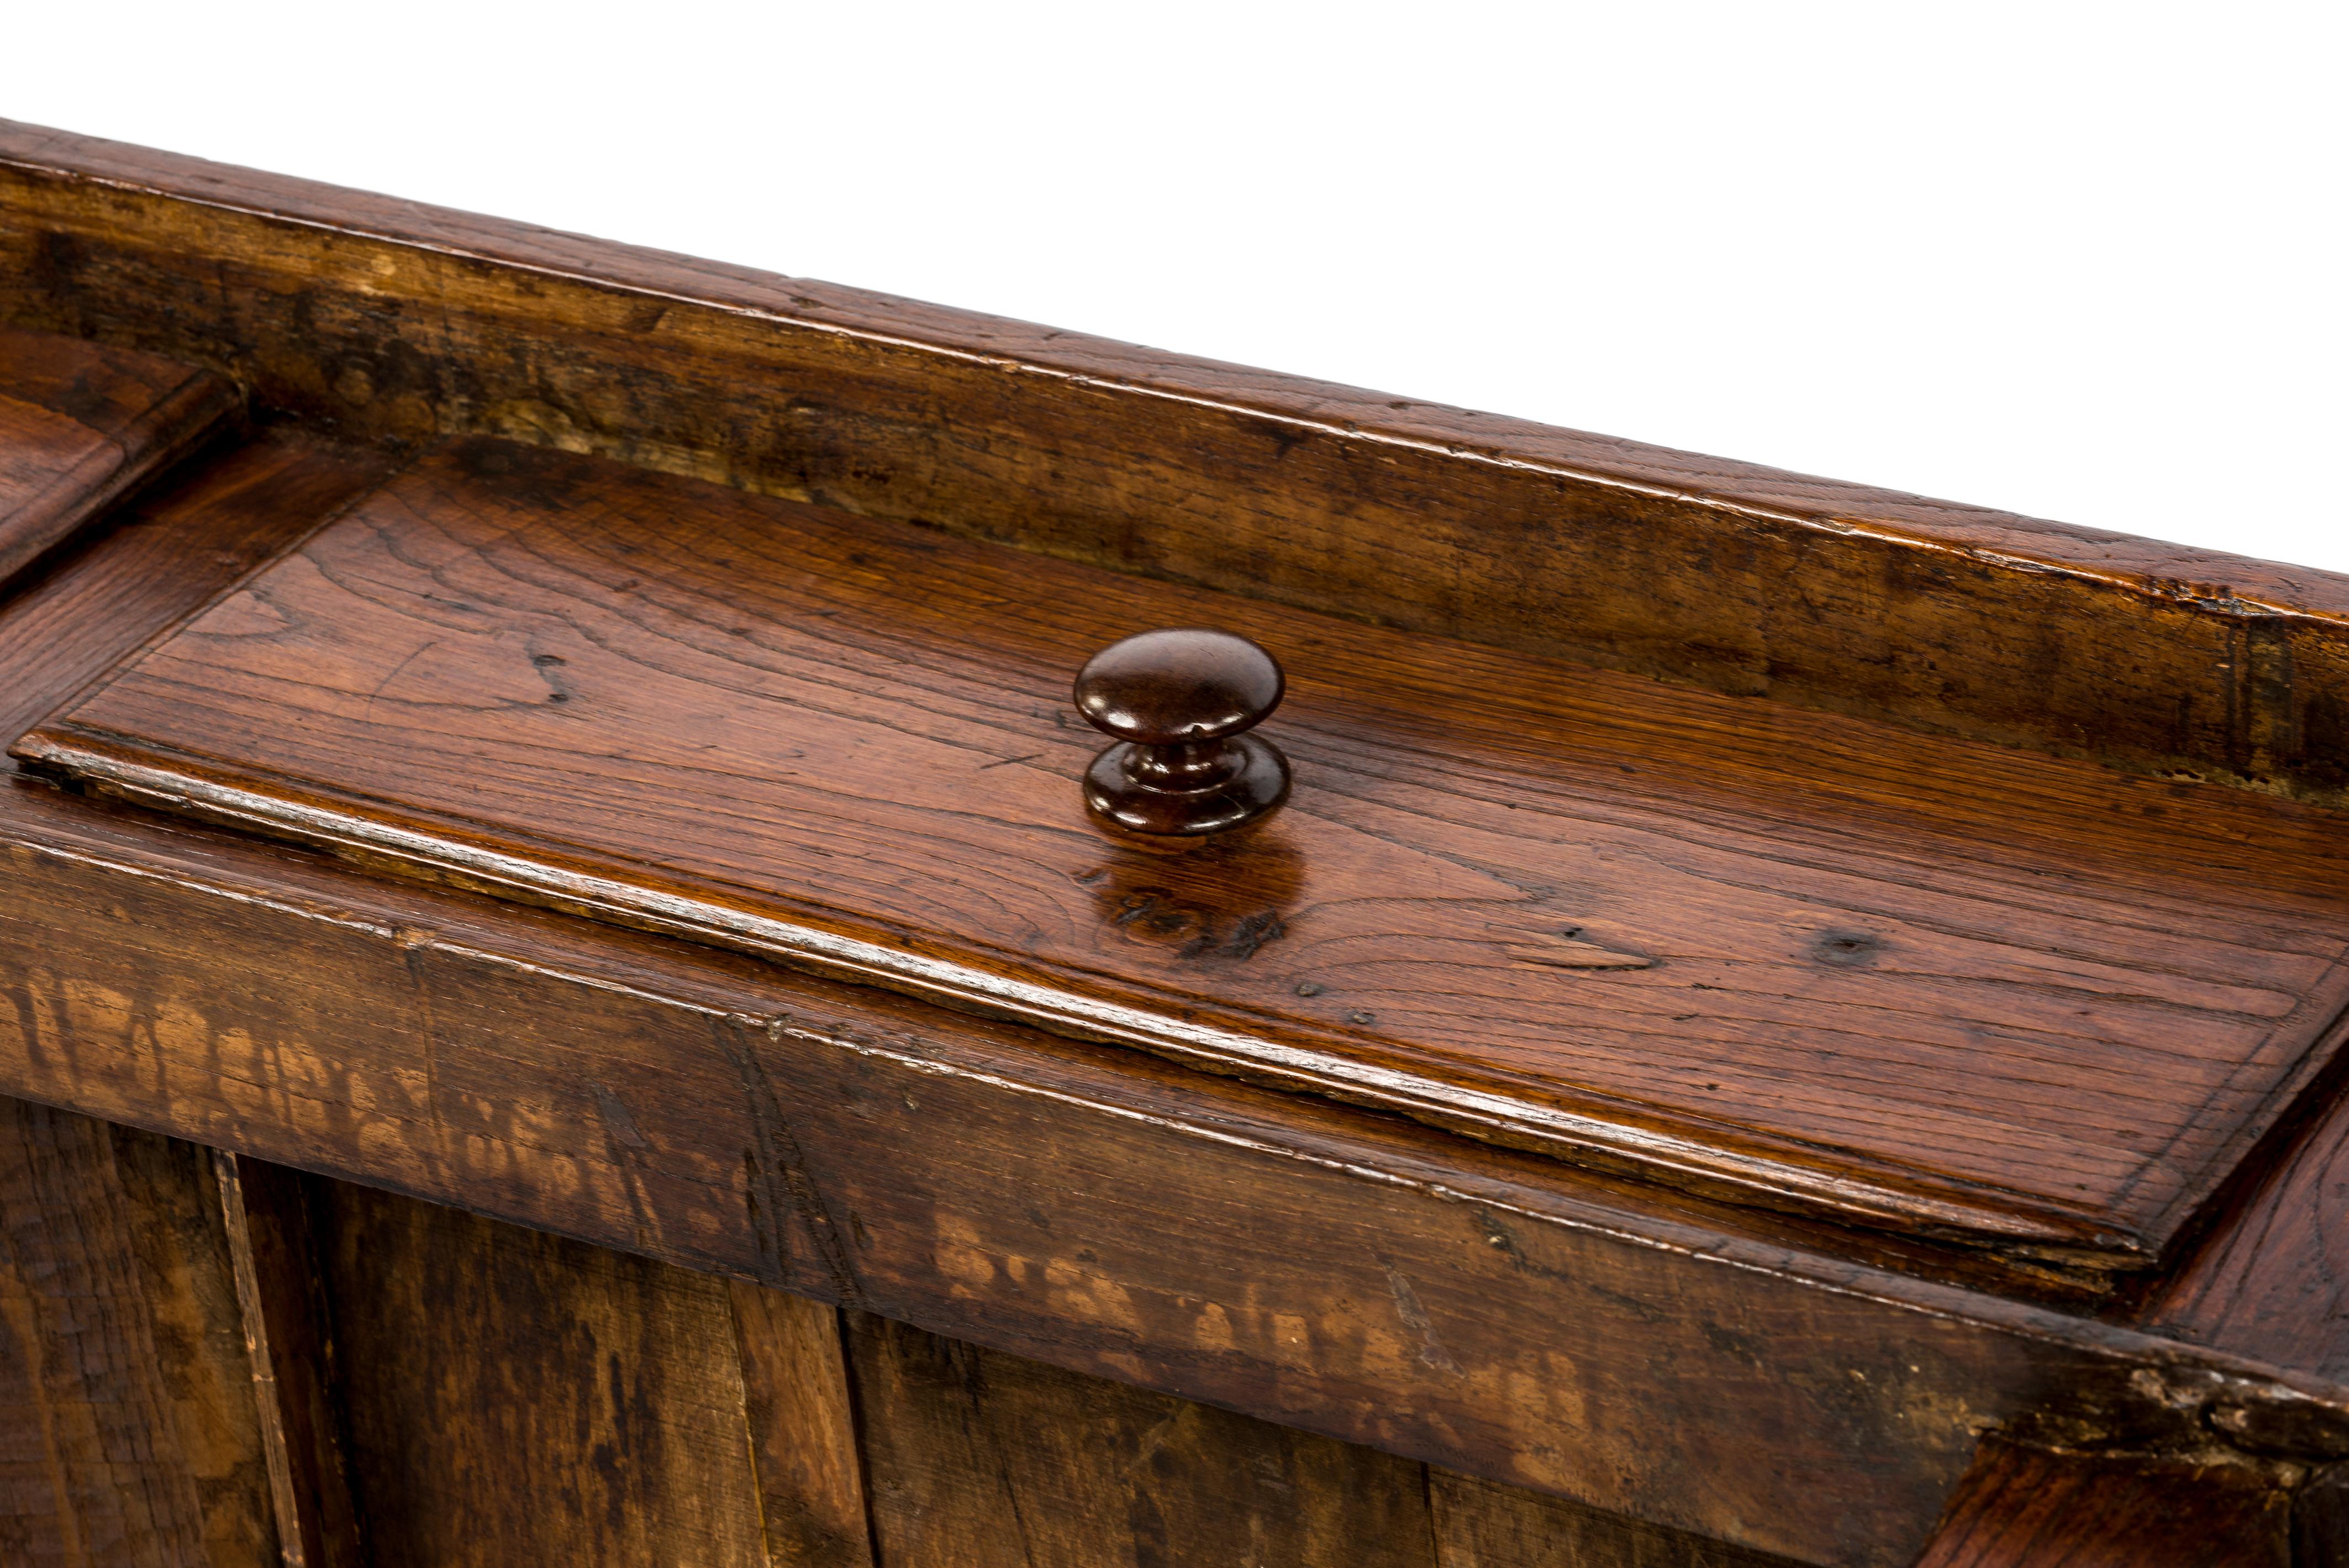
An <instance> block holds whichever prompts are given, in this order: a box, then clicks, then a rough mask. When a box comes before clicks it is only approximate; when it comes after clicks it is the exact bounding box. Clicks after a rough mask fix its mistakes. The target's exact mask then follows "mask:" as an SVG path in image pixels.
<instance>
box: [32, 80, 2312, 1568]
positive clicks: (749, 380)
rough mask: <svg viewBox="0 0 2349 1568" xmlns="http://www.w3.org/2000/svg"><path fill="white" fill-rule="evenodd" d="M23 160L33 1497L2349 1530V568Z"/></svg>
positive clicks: (102, 1510) (1758, 1543)
mask: <svg viewBox="0 0 2349 1568" xmlns="http://www.w3.org/2000/svg"><path fill="white" fill-rule="evenodd" d="M0 247H5V256H0V731H5V739H6V740H7V742H9V759H10V760H9V761H8V762H7V763H5V778H0V877H5V881H4V882H0V980H5V993H6V1002H7V1005H5V1006H0V1094H5V1095H6V1096H14V1097H13V1098H11V1099H7V1100H5V1101H0V1205H5V1252H0V1401H5V1411H0V1561H5V1562H7V1563H19V1562H21V1563H76V1564H80V1563H91V1564H100V1563H103V1564H114V1563H140V1564H148V1563H153V1564H182V1563H205V1564H259V1563H278V1562H283V1563H303V1564H308V1565H312V1568H322V1565H333V1568H341V1565H346V1564H367V1563H372V1564H380V1565H386V1568H390V1565H399V1568H407V1565H425V1568H434V1565H440V1564H459V1563H462V1564H473V1563H481V1564H488V1563H497V1564H510V1563H612V1564H635V1563H664V1564H666V1563H678V1564H697V1565H698V1564H710V1565H727V1568H731V1565H738V1564H739V1565H750V1564H769V1565H780V1564H826V1565H834V1564H868V1565H871V1564H877V1565H879V1568H927V1565H933V1564H969V1565H974V1568H993V1565H996V1564H1010V1563H1020V1564H1033V1565H1059V1564H1069V1565H1092V1564H1132V1565H1134V1568H1144V1565H1148V1568H1177V1565H1181V1568H1188V1565H1199V1568H1206V1565H1210V1564H1213V1565H1218V1568H1222V1565H1231V1568H1238V1565H1241V1564H1260V1565H1266V1568H1277V1565H1285V1564H1315V1565H1319V1564H1332V1565H1336V1564H1344V1565H1347V1568H1389V1565H1394V1568H1401V1565H1405V1564H1408V1565H1412V1568H1537V1565H1557V1568H1564V1565H1568V1564H1607V1565H1612V1568H1624V1565H1632V1564H1636V1565H1639V1568H1690V1565H1695V1564H1737V1565H1753V1564H1764V1563H1788V1562H1791V1563H1818V1564H1887V1565H1892V1564H1906V1563H1934V1564H1940V1565H1943V1568H1949V1565H1955V1564H1975V1565H1992V1564H2013V1565H2017V1568H2040V1565H2054V1564H2059V1563H2061V1564H2072V1565H2079V1564H2108V1563H2109V1564H2123V1563H2127V1564H2152V1565H2163V1564H2178V1565H2184V1564H2252V1563H2258V1564H2277V1565H2282V1564H2288V1563H2297V1564H2302V1565H2303V1568H2305V1565H2309V1564H2320V1563H2349V1469H2343V1468H2341V1466H2342V1464H2343V1463H2344V1461H2349V1320H2344V1309H2343V1305H2342V1299H2341V1298H2342V1290H2343V1286H2342V1283H2341V1280H2342V1279H2343V1278H2344V1277H2349V1276H2344V1271H2349V1224H2344V1220H2343V1219H2342V1216H2343V1214H2344V1203H2349V1103H2344V1095H2343V1084H2342V1079H2343V1075H2344V1072H2349V1059H2344V1052H2343V1050H2342V1045H2343V1041H2344V1032H2349V1022H2344V1020H2349V815H2344V806H2349V578H2344V577H2342V576H2333V575H2331V574H2327V573H2323V572H2317V571H2312V570H2302V569H2300V568H2296V567H2289V566H2271V565H2267V564H2264V563H2261V562H2255V561H2249V560H2241V559H2237V558H2233V557H2229V556H2215V555H2210V554H2207V553H2203V552H2198V551H2192V550H2188V549H2184V548H2181V547H2175V546H2168V545H2157V544H2152V543H2148V542H2146V541H2143V540H2138V539H2133V538H2128V537H2124V536H2120V535H2104V534H2095V533H2090V532H2086V531H2083V530H2079V529H2073V528H2066V527H2062V526H2058V525H2056V524H2047V523H2040V522H2034V521H2032V520H2030V519H2027V518H2022V517H2015V516H2011V515H2008V514H2002V513H1996V512H1990V511H1984V510H1980V509H1975V508H1971V507H1964V506H1958V505H1952V504H1945V503H1940V502H1934V501H1927V500H1922V499H1920V498H1917V497H1914V496H1908V495H1899V494H1890V493H1883V492H1878V491H1871V490H1866V489H1861V488H1858V487H1856V486H1850V485H1843V484H1837V483H1831V482H1827V481H1823V480H1816V479H1807V478H1803V477H1800V476H1796V475H1793V474H1787V473H1781V472H1775V471H1772V470H1766V469H1759V468H1754V467H1749V466H1745V465H1743V464H1738V463H1732V462H1719V461H1715V460H1712V459H1706V458H1700V457H1692V456H1690V455H1688V454H1686V453H1682V452H1668V451H1663V450H1661V449H1656V448H1651V447H1644V446H1640V445H1637V444H1634V443H1631V442H1628V441H1611V440H1607V439H1603V438H1599V437H1595V436H1589V435H1584V434H1579V433H1576V432H1573V431H1560V430H1555V429H1550V428H1547V427H1543V426H1537V425H1532V424H1527V423H1524V422H1520V421H1511V420H1506V419H1500V418H1495V417H1492V416H1489V415H1483V414H1472V413H1465V412H1462V411H1460V410H1452V409H1445V408H1439V407H1432V406H1428V405H1423V404H1419V403H1413V402H1409V401H1403V400H1392V399H1388V398H1385V397H1382V396H1374V395H1372V394H1369V393H1363V392H1358V391H1353V390H1349V389H1343V388H1337V387H1330V386H1325V385H1322V384H1319V383H1316V382H1311V381H1305V380H1300V379H1293V378H1288V377H1281V376H1276V375H1271V374H1268V373H1265V372H1259V371H1255V370H1248V369H1239V368H1237V367H1232V366H1226V365H1216V364H1209V363H1205V362H1201V361H1196V360H1190V359H1185V358H1176V357H1173V356H1168V355H1164V354H1159V353H1155V352H1153V351H1148V350H1143V349H1140V348H1129V347H1125V346H1123V345H1118V344H1112V343H1105V342H1100V341H1095V340H1092V339H1088V338H1083V337H1073V336H1071V335H1069V334H1064V333H1059V332H1053V331H1049V330H1045V329H1042V328H1038V327H1028V326H1024V325H1021V324H1019V323H1015V322H1009V321H1001V320H997V319H994V318H991V317H979V316H973V315H968V314H964V313H960V312H956V311H950V310H945V309H940V308H937V307H935V306H924V305H917V304H914V303H912V302H909V301H905V300H898V299H893V298H886V297H883V296H874V295H869V294H864V293H860V292H858V291H855V290H853V289H847V288H842V287H838V286H833V285H828V284H816V283H806V282H801V281H797V280H793V279H789V278H781V277H776V276H772V275H766V274H761V273H753V272H749V271H745V270H741V269H738V268H730V267H725V266H719V265H713V264H709V263H703V262H697V261H691V260H688V259H685V258H682V257H677V256H669V255H664V254H654V253H650V252H646V251H641V250H635V249H630V248H627V247H624V246H618V245H612V244H602V243H599V242H595V241H589V240H583V239H579V238H575V237H574V236H570V235H564V234H550V233H545V232H542V231H538V230H533V229H529V228H525V227H522V226H519V225H515V224H511V223H500V222H496V221H492V220H488V219H481V218H474V217H469V216H465V215H462V214H460V213H447V212H440V211H436V210H431V209H425V208H419V207H416V206H414V205H411V204H409V203H406V202H394V201H389V200H386V199H383V198H379V197H374V196H367V195H361V194H357V193H355V192H345V191H338V190H333V189H328V188H325V187H321V186H316V185H310V184H305V183H302V182H295V181H288V180H280V179H274V178H269V177H264V176H260V175H255V174H251V173H247V172H245V171H240V170H235V169H228V168H222V167H219V166H215V165H211V164H205V163H200V162H197V161H191V160H187V159H182V158H177V157H172V156H169V155H165V154H160V153H153V152H148V151H140V150H138V149H134V148H128V147H122V146H119V145H114V144H109V143H104V142H98V141H92V140H86V139H82V138H78V137H72V136H67V135H63V134H60V133H57V132H52V131H46V130H38V129H36V128H33V127H27V126H18V125H8V124H5V123H0ZM1561 373H1562V374H1565V373H1570V368H1567V369H1562V370H1561ZM1157 633H1175V634H1180V635H1165V636H1152V635H1141V634H1157ZM1211 634H1212V635H1211ZM1138 635H1141V640H1139V641H1132V642H1129V641H1128V640H1127V639H1133V638H1136V637H1137V636H1138ZM1105 650H1108V651H1105ZM1080 670H1086V671H1087V674H1086V676H1085V679H1084V680H1083V681H1082V682H1081V683H1080V682H1079V680H1078V676H1079V672H1080Z"/></svg>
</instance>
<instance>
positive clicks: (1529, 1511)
mask: <svg viewBox="0 0 2349 1568" xmlns="http://www.w3.org/2000/svg"><path fill="white" fill-rule="evenodd" d="M1428 1489H1429V1491H1428V1495H1429V1500H1430V1501H1431V1502H1432V1503H1433V1507H1434V1511H1435V1540H1436V1562H1437V1563H1438V1564H1439V1565H1440V1568H1781V1565H1783V1564H1784V1563H1785V1558H1782V1557H1772V1556H1768V1555H1766V1554H1764V1553H1762V1552H1749V1551H1746V1550H1745V1549H1744V1548H1742V1547H1737V1546H1730V1545H1725V1544H1723V1542H1718V1541H1708V1540H1706V1539H1704V1538H1703V1537H1702V1536H1699V1535H1690V1534H1688V1533H1686V1532H1682V1531H1677V1530H1661V1529H1658V1528H1656V1527H1655V1526H1653V1525H1643V1524H1639V1523H1634V1522H1631V1521H1625V1520H1622V1519H1619V1518H1617V1517H1616V1516H1615V1515H1613V1514H1609V1513H1600V1512H1599V1511H1597V1510H1595V1509H1588V1508H1584V1507H1582V1506H1580V1505H1579V1504H1577V1503H1572V1502H1568V1501H1566V1500H1565V1499H1564V1498H1557V1497H1543V1496H1541V1495H1540V1494H1538V1493H1536V1492H1527V1491H1520V1490H1517V1489H1516V1488H1515V1487H1506V1486H1495V1484H1494V1483H1492V1482H1491V1481H1485V1480H1476V1479H1475V1478H1474V1477H1471V1476H1459V1475H1454V1474H1452V1473H1451V1472H1450V1471H1448V1470H1442V1469H1433V1470H1431V1472H1430V1473H1429V1476H1428Z"/></svg>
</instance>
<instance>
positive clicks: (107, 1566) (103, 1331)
mask: <svg viewBox="0 0 2349 1568" xmlns="http://www.w3.org/2000/svg"><path fill="white" fill-rule="evenodd" d="M0 1561H5V1562H7V1563H12V1564H14V1563H22V1564H26V1565H27V1568H31V1565H34V1564H39V1565H42V1568H49V1565H56V1568H186V1565H187V1564H191V1563H203V1564H210V1565H212V1568H275V1565H276V1564H277V1563H278V1562H279V1552H278V1542H277V1535H276V1528H275V1523H274V1516H273V1513H272V1507H271V1499H270V1490H269V1479H268V1473H267V1467H266V1462H265V1459H264V1444H263V1437H262V1431H261V1427H260V1423H259V1420H258V1419H257V1417H256V1411H255V1406H254V1384H253V1374H252V1365H251V1363H250V1361H249V1360H248V1359H247V1357H246V1354H245V1345H244V1339H243V1325H242V1321H241V1319H240V1316H239V1314H238V1310H237V1296H236V1287H235V1284H234V1282H233V1278H232V1272H231V1266H230V1262H229V1257H228V1250H227V1245H226V1240H225V1237H224V1235H223V1233H222V1220H221V1209H220V1199H219V1194H218V1190H217V1189H216V1188H215V1187H214V1186H213V1183H212V1169H211V1161H210V1157H209V1156H208V1155H206V1154H205V1153H204V1151H202V1150H201V1149H198V1148H194V1147H191V1146H189V1145H187V1144H183V1143H179V1142H176V1141H174V1140H171V1139H169V1138H162V1137H156V1136H154V1135H153V1134H151V1133H145V1132H139V1131H134V1130H132V1129H129V1128H126V1127H109V1126H108V1125H107V1124H105V1123H103V1122H98V1121H92V1120H90V1119H89V1118H88V1117H85V1116H76V1115H74V1114H72V1113H70V1112H67V1111H60V1110H53V1109H51V1108H49V1107H47V1106H35V1105H27V1104H25V1103H24V1102H22V1101H17V1100H0Z"/></svg>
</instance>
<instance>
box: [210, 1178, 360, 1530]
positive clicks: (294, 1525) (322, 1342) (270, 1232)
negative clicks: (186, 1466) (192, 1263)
mask: <svg viewBox="0 0 2349 1568" xmlns="http://www.w3.org/2000/svg"><path fill="white" fill-rule="evenodd" d="M212 1167H213V1170H214V1171H215V1173H216V1175H217V1178H218V1181H219V1186H220V1192H221V1208H222V1213H223V1215H224V1216H225V1217H226V1222H227V1230H228V1243H229V1257H230V1261H231V1262H232V1264H233V1266H234V1270H235V1273H236V1284H237V1297H238V1302H239V1305H240V1307H241V1309H242V1312H243V1320H244V1336H245V1345H246V1349H247V1351H248V1353H249V1354H250V1355H252V1357H253V1362H254V1384H255V1386H256V1389H257V1395H258V1403H259V1407H260V1416H261V1423H262V1438H263V1445H264V1454H265V1455H266V1457H267V1459H268V1460H269V1470H270V1488H271V1491H272V1493H273V1495H274V1498H275V1501H276V1516H277V1521H278V1526H279V1533H280V1535H281V1537H282V1538H283V1540H284V1545H285V1568H365V1565H366V1564H367V1562H368V1561H369V1559H368V1557H367V1550H366V1546H365V1544H364V1542H362V1540H361V1537H360V1532H359V1519H358V1510H357V1505H356V1503H355V1502H354V1501H352V1496H351V1482H350V1460H349V1444H348V1440H347V1437H346V1435H345V1433H344V1430H343V1416H342V1410H341V1407H340V1405H339V1403H338V1396H337V1392H336V1378H337V1357H336V1352H335V1345H334V1337H333V1333H332V1329H331V1325H330V1324H329V1323H328V1321H327V1307H326V1293H325V1290H324V1282H323V1281H322V1279H321V1277H320V1273H319V1269H318V1258H317V1250H316V1244H315V1241H314V1240H313V1238H312V1234H311V1224H310V1214H309V1202H308V1198H307V1190H308V1182H307V1179H305V1178H304V1177H302V1176H301V1175H300V1174H299V1173H298V1172H295V1171H291V1170H288V1169H286V1168H285V1167H283V1166H274V1165H271V1164H269V1163H267V1162H266V1161H264V1160H256V1159H244V1158H240V1157H239V1156H236V1155H233V1154H229V1153H226V1152H224V1151H215V1152H214V1154H213V1158H212Z"/></svg>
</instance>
